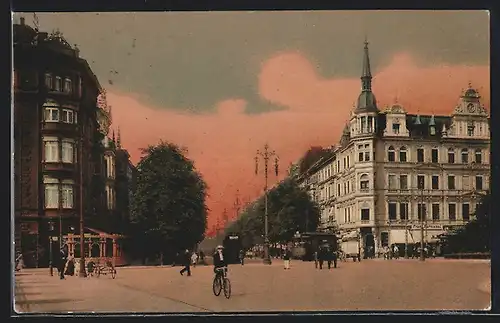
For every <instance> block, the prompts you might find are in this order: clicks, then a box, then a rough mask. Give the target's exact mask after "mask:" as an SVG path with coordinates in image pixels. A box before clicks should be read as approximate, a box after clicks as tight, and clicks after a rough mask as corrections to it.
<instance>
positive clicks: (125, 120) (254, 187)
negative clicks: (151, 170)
mask: <svg viewBox="0 0 500 323" xmlns="http://www.w3.org/2000/svg"><path fill="white" fill-rule="evenodd" d="M258 82H259V94H260V96H261V97H262V98H263V99H266V100H268V101H270V102H273V103H276V104H280V105H283V106H286V107H288V109H287V110H280V111H274V112H269V113H265V114H257V115H248V114H245V113H244V111H245V109H246V108H247V102H246V101H245V100H244V99H241V98H228V99H226V100H224V101H221V102H219V103H218V104H217V106H216V112H215V113H212V114H188V113H185V112H184V113H181V112H177V111H176V110H173V109H171V110H168V109H165V107H163V108H159V107H154V106H149V105H146V104H144V103H142V102H141V101H140V100H139V96H137V95H134V94H128V93H119V92H117V91H113V89H111V90H110V91H109V92H108V101H109V103H110V104H111V105H112V106H113V124H114V126H115V127H116V126H120V128H121V133H122V143H123V145H124V146H125V147H126V148H127V149H128V150H129V151H130V154H131V156H132V157H131V158H132V160H133V162H135V163H136V162H138V160H139V159H140V151H139V149H140V148H143V147H146V146H147V145H148V144H155V143H157V142H159V140H161V139H163V140H167V141H171V142H174V143H176V144H178V145H180V146H185V147H187V148H188V150H189V154H188V155H189V158H191V159H193V160H194V161H195V165H196V167H197V169H198V170H199V171H200V172H201V173H202V175H203V177H204V178H205V180H206V181H207V183H208V185H209V197H208V201H207V203H208V207H209V208H210V209H211V212H210V215H209V220H208V228H209V229H210V228H211V227H212V225H213V224H215V223H216V221H217V218H218V217H221V215H222V212H223V210H224V208H226V209H227V210H228V214H229V215H230V216H232V217H234V211H233V206H234V204H233V203H234V201H235V194H236V190H237V189H238V190H239V191H240V198H255V197H256V196H257V195H258V194H259V191H261V189H262V188H263V185H264V179H263V176H256V175H255V174H254V167H255V165H254V157H255V152H256V150H257V149H261V148H262V147H263V145H264V144H265V143H266V142H268V143H269V144H270V146H271V148H272V149H274V150H276V152H277V153H278V155H279V157H280V166H281V170H282V171H281V174H280V176H279V178H282V177H284V175H285V170H286V168H287V167H288V165H289V164H290V163H291V162H295V161H297V160H298V159H299V158H300V157H301V156H302V154H303V153H304V152H305V151H306V150H307V149H308V148H309V147H310V146H312V145H322V146H330V145H333V144H335V143H337V141H338V138H339V135H340V133H341V131H342V128H343V126H344V123H345V121H346V120H347V119H348V118H349V113H350V111H351V110H352V108H353V103H354V102H355V101H356V99H357V96H358V94H359V91H360V81H359V79H358V78H354V79H325V78H322V77H321V76H319V75H318V73H317V71H316V69H315V67H314V66H313V64H311V62H309V61H308V60H307V59H306V58H305V57H304V56H302V55H301V54H300V53H297V52H292V53H280V54H277V55H276V56H274V57H272V58H270V59H269V60H267V61H266V62H264V63H263V64H262V66H261V71H260V73H259V78H258ZM469 82H472V84H473V86H474V87H476V88H479V89H480V92H481V94H482V95H483V102H484V103H485V104H486V105H487V106H488V105H489V82H490V80H489V67H488V66H462V65H457V66H433V67H426V68H421V67H417V66H416V64H415V63H414V61H413V60H412V58H411V56H410V55H409V54H404V53H403V54H400V55H397V56H395V57H394V59H393V61H392V63H391V64H390V65H388V66H387V67H385V68H384V69H382V70H380V71H379V72H378V73H377V74H376V75H374V80H373V90H374V93H375V95H376V97H377V99H378V102H379V108H380V109H382V108H383V107H384V105H387V104H392V103H394V101H395V98H396V97H397V98H398V102H399V103H400V104H402V105H403V106H405V108H406V109H407V110H408V111H409V112H412V113H416V112H417V111H420V112H421V113H436V114H448V113H450V112H451V111H452V110H453V108H454V106H455V105H456V103H457V102H458V99H459V96H460V93H461V89H462V88H465V87H466V86H467V84H468V83H469ZM260 168H261V169H262V167H260ZM275 181H276V178H275V177H274V175H271V181H270V183H272V182H275Z"/></svg>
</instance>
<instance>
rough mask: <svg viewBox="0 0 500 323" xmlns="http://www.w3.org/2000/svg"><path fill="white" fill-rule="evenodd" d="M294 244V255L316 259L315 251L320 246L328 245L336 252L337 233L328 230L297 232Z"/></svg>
mask: <svg viewBox="0 0 500 323" xmlns="http://www.w3.org/2000/svg"><path fill="white" fill-rule="evenodd" d="M292 244H293V246H292V257H293V258H294V259H300V260H303V261H312V260H314V252H315V251H317V250H318V249H319V247H320V246H328V247H329V248H332V250H333V251H334V252H336V251H337V250H338V242H337V235H335V234H334V233H327V232H305V233H302V234H299V233H297V234H295V236H294V238H293V239H292Z"/></svg>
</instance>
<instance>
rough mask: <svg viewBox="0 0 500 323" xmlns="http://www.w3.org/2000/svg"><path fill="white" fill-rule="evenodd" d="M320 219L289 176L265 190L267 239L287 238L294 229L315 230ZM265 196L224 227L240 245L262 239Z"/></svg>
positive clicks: (302, 230) (278, 240) (305, 196)
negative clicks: (239, 240)
mask: <svg viewBox="0 0 500 323" xmlns="http://www.w3.org/2000/svg"><path fill="white" fill-rule="evenodd" d="M319 219H320V210H319V207H318V205H317V204H316V203H315V202H313V201H312V200H311V198H310V196H309V194H308V193H307V192H306V191H305V190H304V189H301V188H300V187H299V186H298V185H297V183H296V182H295V181H294V180H293V179H292V178H287V179H285V180H283V181H281V182H280V183H279V184H278V185H277V186H275V187H274V188H272V189H270V190H269V191H268V230H269V231H268V233H269V240H270V242H272V243H274V242H287V241H290V240H291V239H292V238H293V236H294V234H295V232H297V231H299V232H307V231H315V230H316V228H317V227H318V224H319ZM264 221H265V196H262V197H261V198H259V199H258V200H256V201H254V202H253V203H252V204H250V206H249V207H248V208H246V209H245V210H244V211H243V212H242V213H241V214H240V216H239V218H238V219H237V220H236V221H235V222H233V223H232V224H231V225H230V226H229V227H228V228H226V234H237V235H238V236H239V237H240V239H241V241H242V245H243V247H244V248H245V249H246V248H249V247H251V246H253V245H254V244H258V243H262V242H263V238H264V237H263V234H264V225H265V224H264Z"/></svg>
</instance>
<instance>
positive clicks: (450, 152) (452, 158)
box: [448, 148, 455, 164]
mask: <svg viewBox="0 0 500 323" xmlns="http://www.w3.org/2000/svg"><path fill="white" fill-rule="evenodd" d="M454 163H455V151H454V150H453V148H449V149H448V164H454Z"/></svg>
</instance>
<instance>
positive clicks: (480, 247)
mask: <svg viewBox="0 0 500 323" xmlns="http://www.w3.org/2000/svg"><path fill="white" fill-rule="evenodd" d="M490 203H491V195H490V193H489V192H488V193H487V194H486V195H485V196H483V197H482V199H481V202H480V203H479V204H478V205H477V207H476V212H475V219H473V220H471V221H470V222H469V223H467V224H466V225H465V226H463V227H460V228H458V229H456V230H454V231H451V232H449V233H448V234H445V235H444V236H443V241H442V242H443V245H444V246H445V252H446V253H467V252H489V251H490V250H491V248H490V234H491V231H490V220H491V209H490V207H491V204H490Z"/></svg>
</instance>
